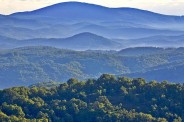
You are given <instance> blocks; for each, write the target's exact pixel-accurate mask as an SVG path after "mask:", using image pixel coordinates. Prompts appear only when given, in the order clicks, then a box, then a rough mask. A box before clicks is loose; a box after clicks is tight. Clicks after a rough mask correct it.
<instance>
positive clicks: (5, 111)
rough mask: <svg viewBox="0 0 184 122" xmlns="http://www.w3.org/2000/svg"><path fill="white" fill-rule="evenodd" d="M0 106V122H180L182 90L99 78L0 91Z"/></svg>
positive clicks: (183, 104) (183, 102) (106, 76)
mask: <svg viewBox="0 0 184 122" xmlns="http://www.w3.org/2000/svg"><path fill="white" fill-rule="evenodd" d="M0 105H1V106H0V121H2V122H3V121H8V120H9V121H15V122H16V121H17V122H18V121H30V122H38V121H40V122H47V121H53V122H72V121H75V122H95V121H97V122H101V121H104V122H120V121H125V122H127V121H129V122H140V121H141V122H167V121H169V122H182V120H184V116H183V113H184V110H183V108H184V86H183V85H182V84H171V83H168V82H167V81H163V82H161V83H159V82H156V81H152V82H146V81H145V80H144V79H142V78H138V79H129V78H126V77H118V78H117V77H115V76H113V75H110V74H104V75H102V76H101V77H100V78H98V79H97V80H94V79H88V80H86V81H78V80H77V79H74V78H72V79H70V80H68V81H67V82H66V83H62V84H61V85H60V86H58V87H51V88H49V89H48V88H44V87H36V86H32V87H30V88H27V87H14V88H9V89H5V90H2V91H0Z"/></svg>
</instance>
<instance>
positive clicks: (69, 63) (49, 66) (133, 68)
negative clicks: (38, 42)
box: [0, 47, 184, 89]
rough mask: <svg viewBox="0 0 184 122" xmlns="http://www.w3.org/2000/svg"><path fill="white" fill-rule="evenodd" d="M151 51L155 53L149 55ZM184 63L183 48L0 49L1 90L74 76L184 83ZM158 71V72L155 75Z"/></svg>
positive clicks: (61, 80) (62, 79)
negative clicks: (128, 77) (110, 75)
mask: <svg viewBox="0 0 184 122" xmlns="http://www.w3.org/2000/svg"><path fill="white" fill-rule="evenodd" d="M128 50H130V51H128ZM148 50H149V52H154V53H150V54H148V53H147V52H146V51H148ZM151 50H152V51H151ZM156 50H158V51H156ZM137 52H140V55H138V54H137ZM183 60H184V49H183V48H170V49H161V48H150V49H147V48H136V49H126V50H125V51H119V52H117V51H90V50H88V51H72V50H64V49H57V48H52V47H24V48H17V49H11V50H0V83H1V86H0V88H1V89H3V88H7V87H12V86H22V85H23V86H24V85H26V86H27V85H31V84H34V83H38V82H43V81H44V82H49V81H60V82H63V81H66V80H68V79H69V78H71V77H74V78H78V79H80V80H82V79H86V78H90V77H93V78H97V77H99V76H100V75H101V74H103V73H111V74H115V75H121V74H122V75H123V76H131V77H141V76H144V77H145V78H146V79H147V80H152V79H153V80H154V79H155V80H158V81H163V80H169V81H176V82H183V75H182V73H181V72H182V71H183V70H182V67H183V66H184V64H183ZM174 69H175V70H174ZM154 72H158V73H155V75H154ZM142 73H146V75H142ZM137 74H139V75H137ZM147 74H148V75H147ZM154 76H155V77H154ZM169 76H170V77H169ZM171 76H172V78H171ZM175 77H176V78H175Z"/></svg>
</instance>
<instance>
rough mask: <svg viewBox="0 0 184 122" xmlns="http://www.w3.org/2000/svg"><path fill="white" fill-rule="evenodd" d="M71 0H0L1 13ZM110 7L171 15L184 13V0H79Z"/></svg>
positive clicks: (26, 9)
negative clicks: (131, 8) (130, 8)
mask: <svg viewBox="0 0 184 122" xmlns="http://www.w3.org/2000/svg"><path fill="white" fill-rule="evenodd" d="M66 1H69V0H0V14H10V13H14V12H20V11H30V10H34V9H38V8H42V7H45V6H48V5H52V4H55V3H60V2H66ZM77 1H79V2H86V3H93V4H99V5H103V6H108V7H133V8H139V9H144V10H150V11H153V12H157V13H162V14H169V15H171V14H172V15H184V0H77Z"/></svg>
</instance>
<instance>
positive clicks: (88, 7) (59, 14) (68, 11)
mask: <svg viewBox="0 0 184 122" xmlns="http://www.w3.org/2000/svg"><path fill="white" fill-rule="evenodd" d="M11 16H14V17H22V16H24V17H25V16H27V17H30V16H34V17H36V16H37V17H53V18H60V19H64V20H82V21H84V20H88V21H90V20H91V21H94V20H95V21H96V20H98V21H105V20H108V21H115V20H116V21H127V22H128V21H132V22H136V23H142V22H147V23H150V22H159V23H160V22H161V23H166V22H172V23H174V22H177V23H178V22H184V17H181V16H168V15H162V14H157V13H153V12H150V11H145V10H139V9H135V8H107V7H103V6H99V5H94V4H87V3H80V2H64V3H59V4H55V5H52V6H48V7H45V8H41V9H38V10H35V11H31V12H22V13H15V14H12V15H11Z"/></svg>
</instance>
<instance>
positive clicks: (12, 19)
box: [0, 2, 184, 49]
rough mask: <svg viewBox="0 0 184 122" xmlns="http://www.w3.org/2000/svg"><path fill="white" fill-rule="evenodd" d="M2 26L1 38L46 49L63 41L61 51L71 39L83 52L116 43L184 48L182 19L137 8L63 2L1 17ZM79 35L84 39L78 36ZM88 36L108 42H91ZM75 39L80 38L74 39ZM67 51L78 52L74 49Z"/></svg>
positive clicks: (134, 45) (125, 45)
mask: <svg viewBox="0 0 184 122" xmlns="http://www.w3.org/2000/svg"><path fill="white" fill-rule="evenodd" d="M0 23H1V24H0V35H2V36H4V37H8V38H12V39H15V40H22V43H23V42H24V40H29V43H32V42H30V41H35V40H38V39H39V40H38V42H40V39H41V40H42V44H44V41H45V44H44V45H47V46H53V45H54V46H55V44H56V43H55V41H50V42H49V43H48V40H57V39H58V40H61V39H62V43H63V46H60V47H62V48H63V47H64V46H66V45H65V44H66V42H67V41H68V40H67V41H66V39H65V38H68V37H71V38H69V40H70V41H68V42H67V44H72V43H73V44H78V45H81V46H80V47H81V48H82V49H94V48H93V47H90V46H94V47H98V48H95V49H99V47H100V46H102V44H103V47H105V48H102V49H114V47H116V46H114V44H115V43H116V44H115V45H117V44H118V45H120V46H119V47H126V48H127V47H136V46H138V47H140V46H141V47H143V46H149V47H150V46H160V47H170V46H172V45H173V46H175V47H178V46H181V44H182V45H183V41H182V40H183V38H184V37H178V36H180V35H184V17H183V16H171V15H162V14H158V13H154V12H150V11H146V10H140V9H135V8H108V7H103V6H99V5H93V4H87V3H80V2H64V3H59V4H55V5H51V6H48V7H45V8H41V9H38V10H34V11H29V12H20V13H14V14H11V15H8V16H3V15H1V16H0ZM86 32H88V34H87V33H86ZM79 33H82V35H83V36H81V35H78V34H79ZM89 33H91V34H94V35H99V36H101V37H104V38H106V39H102V38H100V39H95V41H94V39H93V40H91V39H90V38H91V36H89ZM73 35H77V36H74V37H72V36H73ZM84 35H87V36H84ZM94 35H93V36H94ZM79 36H80V38H78V37H79ZM171 36H174V37H176V38H175V39H174V40H177V43H176V41H174V40H173V39H172V38H170V37H171ZM162 37H164V38H162ZM165 37H166V38H165ZM74 38H78V39H74ZM177 38H179V39H177ZM181 38H182V39H181ZM64 39H65V40H64ZM79 39H80V40H79ZM84 40H88V41H89V42H87V41H84ZM101 40H103V43H102V42H101ZM105 40H106V43H104V42H105ZM65 41H66V42H65ZM51 42H52V43H51ZM69 42H70V43H69ZM53 43H54V44H53ZM90 43H91V44H90ZM112 43H113V44H112ZM32 44H33V43H32ZM48 44H50V45H48ZM98 44H99V45H98ZM106 44H108V45H109V46H106ZM21 45H24V44H21ZM110 45H112V46H111V47H110ZM107 47H108V48H107ZM65 48H70V49H76V48H73V46H72V45H67V47H65ZM77 49H79V47H78V48H77ZM118 49H119V48H118Z"/></svg>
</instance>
